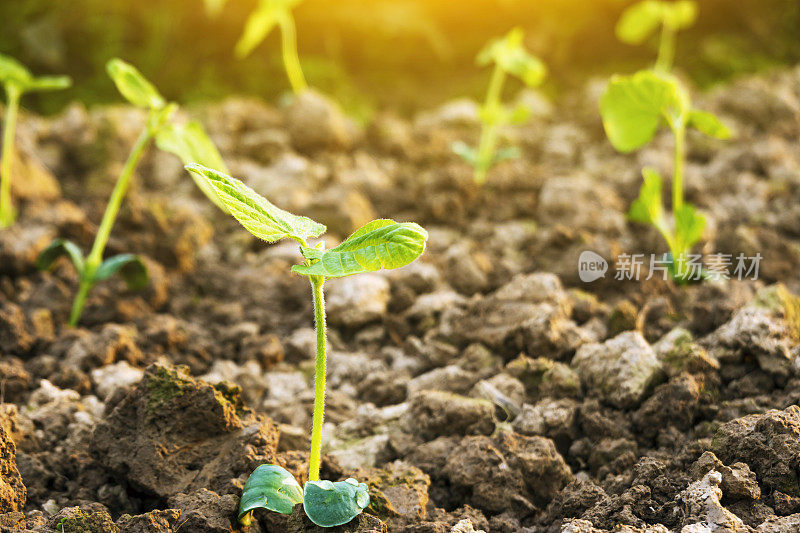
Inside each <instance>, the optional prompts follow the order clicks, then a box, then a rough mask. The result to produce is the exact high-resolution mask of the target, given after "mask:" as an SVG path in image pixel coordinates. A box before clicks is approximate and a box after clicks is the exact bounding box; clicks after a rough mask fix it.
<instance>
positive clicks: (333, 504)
mask: <svg viewBox="0 0 800 533" xmlns="http://www.w3.org/2000/svg"><path fill="white" fill-rule="evenodd" d="M368 505H369V489H368V488H367V485H366V483H359V482H358V481H356V480H355V479H353V478H348V479H347V480H345V481H337V482H335V483H333V482H331V481H328V480H323V481H308V482H306V486H305V491H304V495H303V510H305V512H306V516H308V518H310V519H311V521H312V522H314V523H315V524H317V525H318V526H322V527H334V526H340V525H342V524H346V523H348V522H349V521H351V520H352V519H353V518H355V517H357V516H358V515H360V514H361V511H363V510H364V508H366V507H367V506H368Z"/></svg>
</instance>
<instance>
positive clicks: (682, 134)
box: [672, 125, 686, 213]
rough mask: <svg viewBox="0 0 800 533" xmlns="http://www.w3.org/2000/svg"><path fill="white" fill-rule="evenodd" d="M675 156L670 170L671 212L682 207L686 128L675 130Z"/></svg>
mask: <svg viewBox="0 0 800 533" xmlns="http://www.w3.org/2000/svg"><path fill="white" fill-rule="evenodd" d="M674 133H675V154H674V162H673V168H672V172H673V174H672V212H673V213H675V212H677V211H678V210H680V208H681V207H683V159H684V156H685V151H686V128H685V127H684V126H683V125H680V126H678V127H676V128H675V130H674Z"/></svg>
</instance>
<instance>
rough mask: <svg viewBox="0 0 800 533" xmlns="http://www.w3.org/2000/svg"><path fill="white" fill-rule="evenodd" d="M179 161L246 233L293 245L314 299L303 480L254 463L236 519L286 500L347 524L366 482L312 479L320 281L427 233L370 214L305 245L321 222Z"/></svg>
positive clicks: (394, 257) (387, 262)
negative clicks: (338, 233)
mask: <svg viewBox="0 0 800 533" xmlns="http://www.w3.org/2000/svg"><path fill="white" fill-rule="evenodd" d="M186 168H187V169H188V170H189V171H191V172H194V173H196V174H197V175H198V176H202V177H203V178H204V179H207V180H208V182H209V184H210V186H211V187H213V188H214V190H215V191H216V192H217V194H218V196H219V198H221V199H222V202H223V203H224V204H225V206H226V207H227V208H228V211H229V212H230V214H231V215H233V216H234V217H235V218H236V219H237V220H238V221H239V222H240V223H241V224H242V226H244V227H245V228H246V229H247V230H248V231H249V232H250V233H252V234H253V235H255V236H256V237H258V238H260V239H263V240H265V241H267V242H275V241H278V240H281V239H292V240H294V241H296V242H297V243H298V244H299V246H300V253H301V255H302V256H303V258H304V262H303V264H302V265H295V266H293V267H292V272H295V273H297V274H301V275H303V276H308V278H309V281H310V282H311V289H312V294H313V299H314V318H315V325H316V333H317V351H316V352H317V353H316V371H315V379H314V415H313V421H312V428H311V448H310V459H309V468H308V482H307V483H306V485H305V488H303V489H301V488H300V485H299V484H298V483H297V481H296V480H295V479H294V477H292V475H291V474H290V473H289V472H287V471H286V470H284V469H283V468H281V467H279V466H277V465H261V466H259V467H258V468H257V469H256V470H255V471H254V472H253V473H252V474H251V476H250V478H249V479H248V480H247V483H246V484H245V487H244V491H243V492H242V498H241V501H240V503H239V521H240V522H241V523H242V524H244V525H249V524H250V522H251V520H252V512H253V510H254V509H258V508H262V507H263V508H266V509H269V510H272V511H276V512H279V513H284V514H290V513H291V512H292V507H293V506H294V505H295V504H298V503H301V502H302V503H303V508H304V509H305V512H306V515H308V517H309V518H310V519H311V520H312V521H313V522H314V523H315V524H317V525H320V526H323V527H333V526H336V525H340V524H344V523H347V522H349V521H350V520H352V519H353V518H355V517H356V516H357V515H358V514H360V513H361V511H362V510H363V509H364V508H365V507H366V506H367V505H369V494H368V491H367V486H366V485H365V484H364V483H358V482H357V481H356V480H354V479H347V480H346V481H340V482H337V483H332V482H330V481H320V479H319V469H320V460H321V453H322V419H323V416H324V413H325V368H326V351H325V344H326V333H325V303H324V297H323V290H322V286H323V283H324V282H325V280H326V279H329V278H340V277H344V276H350V275H352V274H359V273H362V272H374V271H377V270H380V269H381V268H387V269H388V268H399V267H402V266H405V265H407V264H409V263H411V262H412V261H414V260H415V259H416V258H417V257H419V256H420V255H421V254H422V252H423V251H424V250H425V242H426V241H427V238H428V233H427V232H426V231H425V230H424V229H422V227H420V226H419V225H417V224H414V223H398V222H395V221H393V220H373V221H372V222H370V223H368V224H366V225H364V226H362V227H361V228H359V229H358V230H356V232H355V233H353V234H352V235H350V237H348V238H347V239H346V240H345V241H344V242H342V243H341V244H339V245H338V246H336V247H335V248H331V249H330V250H325V248H324V243H322V242H320V243H319V244H317V245H316V246H310V245H309V244H308V240H309V239H310V238H315V237H319V236H320V235H322V234H323V233H324V232H325V229H326V228H325V226H323V225H322V224H319V223H317V222H315V221H313V220H311V219H310V218H307V217H301V216H297V215H293V214H292V213H289V212H287V211H284V210H282V209H279V208H278V207H276V206H274V205H273V204H271V203H270V202H269V201H268V200H267V199H266V198H264V197H262V196H260V195H259V194H258V193H256V192H255V191H253V190H252V189H251V188H249V187H248V186H246V185H245V184H244V183H242V182H241V181H239V180H237V179H235V178H232V177H230V176H228V175H226V174H224V173H222V172H218V171H216V170H212V169H210V168H206V167H203V166H201V165H188V166H187V167H186Z"/></svg>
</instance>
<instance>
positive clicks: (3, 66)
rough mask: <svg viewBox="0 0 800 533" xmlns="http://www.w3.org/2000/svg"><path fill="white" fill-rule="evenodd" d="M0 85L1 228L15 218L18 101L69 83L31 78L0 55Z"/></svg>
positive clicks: (63, 78)
mask: <svg viewBox="0 0 800 533" xmlns="http://www.w3.org/2000/svg"><path fill="white" fill-rule="evenodd" d="M0 83H2V84H3V88H4V89H5V91H6V117H5V122H4V123H3V153H2V155H0V228H7V227H8V226H10V225H12V224H13V223H14V220H15V219H16V212H15V210H14V205H13V204H12V202H11V167H12V163H13V161H14V133H15V130H16V126H17V113H18V111H19V101H20V98H22V95H23V94H25V93H28V92H36V91H54V90H58V89H66V88H67V87H69V86H70V85H71V84H72V81H71V80H70V79H69V77H67V76H41V77H38V78H37V77H34V76H33V74H31V73H30V71H29V70H28V69H27V68H25V66H24V65H23V64H22V63H20V62H19V61H17V60H16V59H14V58H13V57H8V56H6V55H3V54H0Z"/></svg>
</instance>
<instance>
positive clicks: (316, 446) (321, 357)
mask: <svg viewBox="0 0 800 533" xmlns="http://www.w3.org/2000/svg"><path fill="white" fill-rule="evenodd" d="M324 282H325V278H323V277H322V276H311V288H312V291H313V293H314V322H315V326H316V329H317V360H316V375H315V377H314V419H313V422H312V424H311V457H310V459H309V465H308V480H309V481H318V480H319V466H320V462H321V459H322V421H323V418H324V416H325V372H326V368H325V367H326V365H325V360H326V352H325V297H324V295H323V292H322V285H323V283H324Z"/></svg>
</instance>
